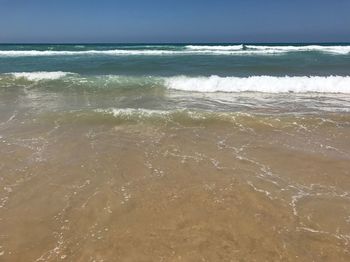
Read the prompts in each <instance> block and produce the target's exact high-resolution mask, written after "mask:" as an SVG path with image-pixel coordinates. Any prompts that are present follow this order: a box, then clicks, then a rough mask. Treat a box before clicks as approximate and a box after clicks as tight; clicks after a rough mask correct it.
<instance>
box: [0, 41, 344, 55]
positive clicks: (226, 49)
mask: <svg viewBox="0 0 350 262" xmlns="http://www.w3.org/2000/svg"><path fill="white" fill-rule="evenodd" d="M150 48H151V49H150ZM157 48H158V49H157ZM289 52H323V53H329V54H338V55H347V54H350V46H348V45H347V46H345V45H344V46H342V45H338V46H322V45H305V46H272V45H271V46H268V45H265V46H263V45H243V44H241V45H187V46H177V47H173V46H159V47H157V46H151V47H150V46H140V48H139V49H111V50H70V51H69V50H0V57H36V56H84V55H106V56H135V55H139V56H140V55H142V56H175V55H269V54H283V53H289Z"/></svg>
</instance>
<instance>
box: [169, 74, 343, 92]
mask: <svg viewBox="0 0 350 262" xmlns="http://www.w3.org/2000/svg"><path fill="white" fill-rule="evenodd" d="M165 83H166V86H167V87H168V88H169V89H175V90H182V91H193V92H265V93H288V92H295V93H309V92H315V93H350V77H349V76H345V77H343V76H328V77H322V76H312V77H311V76H310V77H308V76H301V77H297V76H295V77H290V76H285V77H275V76H251V77H243V78H241V77H219V76H210V77H186V76H178V77H170V78H167V79H165Z"/></svg>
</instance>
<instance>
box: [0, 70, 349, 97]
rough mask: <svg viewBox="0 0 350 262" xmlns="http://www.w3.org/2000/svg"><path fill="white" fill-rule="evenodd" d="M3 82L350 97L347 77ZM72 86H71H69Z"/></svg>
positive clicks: (14, 76) (60, 75)
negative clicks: (322, 94)
mask: <svg viewBox="0 0 350 262" xmlns="http://www.w3.org/2000/svg"><path fill="white" fill-rule="evenodd" d="M0 80H1V82H0V85H1V83H4V82H6V81H7V82H13V81H17V80H20V81H23V80H25V81H31V82H38V83H40V82H42V81H45V82H47V81H51V80H59V81H60V80H63V81H64V84H62V85H60V86H61V87H62V88H64V86H65V85H67V84H68V85H69V86H70V87H71V86H73V87H74V86H75V85H76V86H78V85H79V87H84V86H86V87H95V88H135V87H136V88H153V87H160V88H164V89H171V90H180V91H190V92H207V93H212V92H228V93H234V92H263V93H289V92H294V93H344V94H349V93H350V76H281V77H278V76H250V77H232V76H228V77H220V76H215V75H214V76H198V77H190V76H173V77H154V76H149V77H145V76H139V77H136V76H120V75H101V76H81V75H79V74H75V73H70V72H62V71H57V72H15V73H7V74H3V75H0ZM70 84H71V85H70Z"/></svg>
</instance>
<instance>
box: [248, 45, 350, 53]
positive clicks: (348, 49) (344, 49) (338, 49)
mask: <svg viewBox="0 0 350 262" xmlns="http://www.w3.org/2000/svg"><path fill="white" fill-rule="evenodd" d="M246 49H247V50H248V51H258V52H276V53H285V52H308V51H316V52H327V53H334V54H349V53H350V46H321V45H306V46H260V45H246Z"/></svg>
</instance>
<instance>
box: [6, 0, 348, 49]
mask: <svg viewBox="0 0 350 262" xmlns="http://www.w3.org/2000/svg"><path fill="white" fill-rule="evenodd" d="M0 42H61V43H62V42H144V43H145V42H149V43H150V42H151V43H157V42H163V43H165V42H350V0H123V1H120V0H0Z"/></svg>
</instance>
